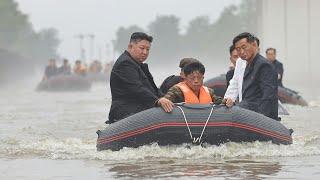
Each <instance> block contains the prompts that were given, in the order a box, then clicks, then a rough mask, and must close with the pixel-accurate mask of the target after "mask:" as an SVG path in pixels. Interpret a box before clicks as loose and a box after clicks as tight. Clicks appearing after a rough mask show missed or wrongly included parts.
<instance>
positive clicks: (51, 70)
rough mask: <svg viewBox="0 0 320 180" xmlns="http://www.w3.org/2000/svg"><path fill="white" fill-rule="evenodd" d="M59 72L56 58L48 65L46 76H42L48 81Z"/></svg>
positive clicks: (43, 79)
mask: <svg viewBox="0 0 320 180" xmlns="http://www.w3.org/2000/svg"><path fill="white" fill-rule="evenodd" d="M57 74H58V68H57V65H56V60H55V59H50V60H49V64H48V66H47V67H46V69H45V71H44V76H43V78H42V81H46V80H48V79H50V78H52V77H54V76H56V75H57Z"/></svg>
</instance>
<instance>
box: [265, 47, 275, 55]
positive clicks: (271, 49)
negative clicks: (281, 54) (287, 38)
mask: <svg viewBox="0 0 320 180" xmlns="http://www.w3.org/2000/svg"><path fill="white" fill-rule="evenodd" d="M268 51H273V52H274V54H277V50H276V49H275V48H271V47H270V48H268V49H267V50H266V54H267V53H268Z"/></svg>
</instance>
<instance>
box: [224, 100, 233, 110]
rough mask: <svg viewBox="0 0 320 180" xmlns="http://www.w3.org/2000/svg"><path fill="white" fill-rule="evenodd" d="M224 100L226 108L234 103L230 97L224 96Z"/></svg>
mask: <svg viewBox="0 0 320 180" xmlns="http://www.w3.org/2000/svg"><path fill="white" fill-rule="evenodd" d="M224 101H225V102H226V106H227V107H228V108H231V107H232V106H233V105H234V102H233V100H232V99H231V98H226V99H224Z"/></svg>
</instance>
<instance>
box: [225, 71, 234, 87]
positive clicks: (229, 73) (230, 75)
mask: <svg viewBox="0 0 320 180" xmlns="http://www.w3.org/2000/svg"><path fill="white" fill-rule="evenodd" d="M233 75H234V69H231V70H229V71H228V72H227V74H226V79H227V88H228V86H229V84H230V81H231V79H232V78H233Z"/></svg>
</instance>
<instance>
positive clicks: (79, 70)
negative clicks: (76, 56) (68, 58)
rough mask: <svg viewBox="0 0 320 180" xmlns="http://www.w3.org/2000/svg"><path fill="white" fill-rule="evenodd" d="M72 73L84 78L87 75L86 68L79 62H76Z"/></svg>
mask: <svg viewBox="0 0 320 180" xmlns="http://www.w3.org/2000/svg"><path fill="white" fill-rule="evenodd" d="M73 73H74V74H76V75H81V76H85V75H86V73H87V69H86V66H85V65H83V64H82V63H81V61H80V60H76V62H75V66H74V69H73Z"/></svg>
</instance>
